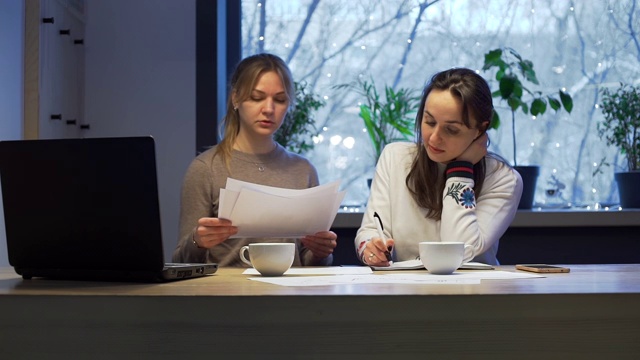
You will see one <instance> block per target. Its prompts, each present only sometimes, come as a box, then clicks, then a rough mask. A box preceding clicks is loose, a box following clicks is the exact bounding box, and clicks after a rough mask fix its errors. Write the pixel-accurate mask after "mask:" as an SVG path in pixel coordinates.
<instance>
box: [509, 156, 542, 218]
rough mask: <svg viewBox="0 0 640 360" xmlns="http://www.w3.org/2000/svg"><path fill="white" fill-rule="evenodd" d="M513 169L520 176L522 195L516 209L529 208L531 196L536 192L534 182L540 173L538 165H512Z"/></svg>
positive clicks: (531, 203) (531, 205) (531, 200)
mask: <svg viewBox="0 0 640 360" xmlns="http://www.w3.org/2000/svg"><path fill="white" fill-rule="evenodd" d="M513 168H514V169H516V171H517V172H518V173H519V174H520V176H521V177H522V197H521V198H520V203H519V204H518V209H523V210H531V208H532V207H533V198H534V196H535V194H536V183H537V181H538V175H539V174H540V167H539V166H514V167H513Z"/></svg>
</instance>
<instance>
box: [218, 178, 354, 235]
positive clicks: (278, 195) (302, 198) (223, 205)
mask: <svg viewBox="0 0 640 360" xmlns="http://www.w3.org/2000/svg"><path fill="white" fill-rule="evenodd" d="M339 185H340V182H339V181H334V182H332V183H329V184H326V185H322V186H316V187H313V188H308V189H283V188H276V187H271V186H264V185H259V184H252V183H247V182H244V181H240V180H236V179H231V178H229V179H227V188H225V189H221V190H220V203H219V209H218V217H219V218H224V219H229V220H231V222H232V223H233V225H234V226H237V227H238V233H237V234H235V235H233V236H232V238H243V237H278V238H297V237H302V236H304V235H308V234H315V233H316V232H318V231H325V230H329V228H330V227H331V224H333V220H334V219H335V217H336V214H337V213H338V209H339V208H340V204H341V203H342V199H343V198H344V196H345V194H346V191H342V192H338V191H337V190H338V187H339Z"/></svg>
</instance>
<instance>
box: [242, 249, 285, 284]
mask: <svg viewBox="0 0 640 360" xmlns="http://www.w3.org/2000/svg"><path fill="white" fill-rule="evenodd" d="M247 250H248V251H249V259H250V260H248V259H247V258H246V257H245V252H246V251H247ZM295 251H296V244H294V243H254V244H249V245H247V246H243V247H242V248H241V249H240V260H242V261H243V262H244V263H246V264H247V265H250V266H253V267H254V268H255V269H256V270H258V272H259V273H260V274H262V276H280V275H282V274H284V272H285V271H287V270H289V268H290V267H291V264H293V259H294V258H295Z"/></svg>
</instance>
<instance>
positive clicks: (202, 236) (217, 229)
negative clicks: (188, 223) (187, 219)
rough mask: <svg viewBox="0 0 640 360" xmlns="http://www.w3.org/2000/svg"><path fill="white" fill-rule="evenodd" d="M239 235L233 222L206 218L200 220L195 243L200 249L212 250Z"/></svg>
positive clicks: (194, 237) (194, 236)
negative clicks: (231, 237) (232, 236)
mask: <svg viewBox="0 0 640 360" xmlns="http://www.w3.org/2000/svg"><path fill="white" fill-rule="evenodd" d="M237 233H238V228H237V227H235V226H233V225H232V224H231V220H227V219H219V218H209V217H204V218H200V219H199V220H198V227H197V228H196V232H195V233H194V235H193V241H194V242H195V243H196V245H197V246H198V247H200V248H205V249H210V248H212V247H214V246H216V245H218V244H220V243H221V242H223V241H225V240H227V239H228V238H229V237H230V236H231V235H234V234H237Z"/></svg>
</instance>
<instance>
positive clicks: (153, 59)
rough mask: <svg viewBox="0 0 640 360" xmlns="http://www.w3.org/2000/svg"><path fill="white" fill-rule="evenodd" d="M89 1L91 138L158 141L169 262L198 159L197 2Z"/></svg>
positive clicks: (87, 45) (87, 98)
mask: <svg viewBox="0 0 640 360" xmlns="http://www.w3.org/2000/svg"><path fill="white" fill-rule="evenodd" d="M2 1H4V0H2ZM85 4H86V37H85V52H86V60H85V61H86V63H85V66H86V75H85V76H86V83H85V109H86V110H85V119H86V120H85V121H86V122H87V123H89V124H90V126H91V129H90V130H89V131H88V132H87V133H86V136H87V137H111V136H139V135H152V136H153V137H154V138H155V140H156V154H157V164H158V165H157V166H158V186H159V191H160V205H161V212H162V230H163V236H164V239H163V240H164V249H165V258H167V260H168V259H169V258H170V256H171V253H172V252H173V249H174V248H175V245H176V242H177V239H178V216H179V202H180V186H181V184H182V177H183V175H184V173H185V171H186V169H187V166H188V165H189V163H190V162H191V160H192V159H193V157H194V156H195V90H196V84H195V65H196V59H195V53H196V51H195V18H196V13H195V0H133V1H132V0H91V1H87V2H86V3H85ZM131 221H133V222H135V221H136V219H131Z"/></svg>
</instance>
